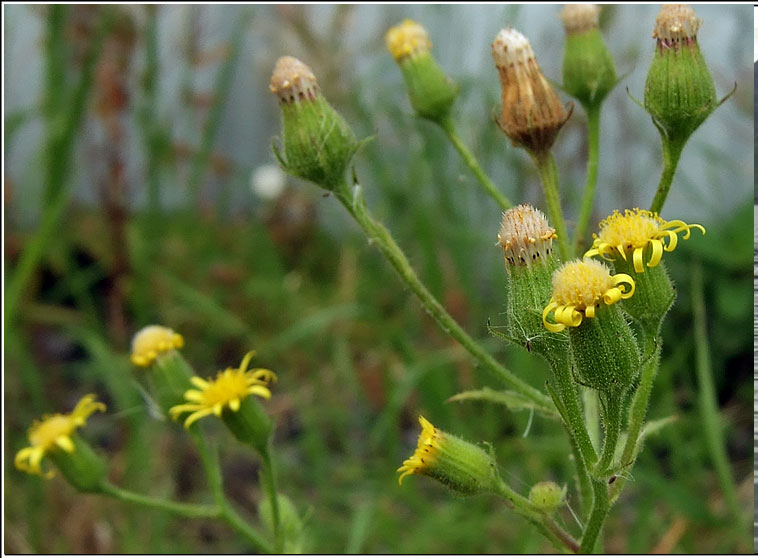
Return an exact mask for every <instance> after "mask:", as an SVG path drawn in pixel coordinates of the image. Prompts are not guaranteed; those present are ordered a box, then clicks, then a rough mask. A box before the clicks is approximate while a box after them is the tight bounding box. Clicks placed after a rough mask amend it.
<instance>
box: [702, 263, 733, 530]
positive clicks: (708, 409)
mask: <svg viewBox="0 0 758 558" xmlns="http://www.w3.org/2000/svg"><path fill="white" fill-rule="evenodd" d="M691 276H692V313H693V319H694V326H695V370H696V372H697V381H698V388H699V389H698V392H699V393H698V407H699V408H700V416H701V417H702V419H703V430H704V434H705V441H706V444H707V446H708V452H709V453H710V454H711V459H712V460H713V464H714V466H715V468H716V475H717V476H718V479H719V483H720V484H721V490H722V491H723V492H724V499H725V500H726V503H727V505H728V506H729V510H730V511H731V513H732V515H733V516H734V519H735V520H736V521H738V522H739V521H742V512H741V510H740V505H739V501H738V499H737V490H736V489H735V487H734V478H733V477H732V473H731V471H730V470H729V460H728V458H727V453H726V442H725V440H724V432H723V429H722V428H721V419H720V417H719V412H718V403H717V399H716V390H715V388H714V386H713V376H712V373H711V355H710V346H709V344H708V332H707V325H706V309H705V296H704V294H703V290H704V289H703V270H702V266H701V264H700V262H699V261H694V262H692V273H691Z"/></svg>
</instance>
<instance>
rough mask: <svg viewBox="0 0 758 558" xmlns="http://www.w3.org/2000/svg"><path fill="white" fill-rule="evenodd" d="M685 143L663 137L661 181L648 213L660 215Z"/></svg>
mask: <svg viewBox="0 0 758 558" xmlns="http://www.w3.org/2000/svg"><path fill="white" fill-rule="evenodd" d="M685 142H686V139H685V140H684V141H682V140H670V139H667V138H665V137H663V171H662V172H661V180H660V182H659V183H658V190H657V191H656V192H655V197H654V198H653V203H652V205H651V206H650V211H652V212H653V213H658V214H660V212H661V210H662V209H663V204H664V203H666V197H667V196H668V195H669V190H670V189H671V183H672V182H673V180H674V173H675V172H676V167H677V165H678V164H679V157H680V156H681V155H682V149H684V144H685Z"/></svg>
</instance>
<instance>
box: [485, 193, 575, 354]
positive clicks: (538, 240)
mask: <svg viewBox="0 0 758 558" xmlns="http://www.w3.org/2000/svg"><path fill="white" fill-rule="evenodd" d="M554 238H556V234H555V229H554V228H552V227H551V226H550V225H549V224H548V221H547V218H546V217H545V215H544V214H543V213H542V212H541V211H539V210H538V209H535V208H533V207H532V206H530V205H528V204H522V205H519V206H517V207H514V208H511V209H509V210H508V211H506V212H505V213H503V220H502V222H501V224H500V232H499V233H498V235H497V243H498V244H499V245H500V247H501V248H502V249H503V254H504V256H505V269H506V271H507V272H508V282H507V284H506V304H507V307H506V316H507V321H506V332H507V335H508V337H510V338H511V339H513V340H518V341H519V343H520V344H522V345H523V346H524V347H526V349H527V350H529V351H534V352H535V353H537V354H540V355H542V356H546V357H547V356H549V353H551V352H554V351H555V350H556V349H557V347H558V346H560V347H562V348H563V351H564V352H565V351H566V350H567V349H568V347H567V345H566V336H565V334H557V333H550V332H547V331H545V328H544V327H543V325H542V319H541V313H542V309H543V308H544V307H545V304H547V302H548V300H549V299H550V292H551V290H552V279H551V278H552V276H553V272H554V271H555V270H556V269H557V267H558V258H557V257H556V255H555V250H554V249H553V239H554Z"/></svg>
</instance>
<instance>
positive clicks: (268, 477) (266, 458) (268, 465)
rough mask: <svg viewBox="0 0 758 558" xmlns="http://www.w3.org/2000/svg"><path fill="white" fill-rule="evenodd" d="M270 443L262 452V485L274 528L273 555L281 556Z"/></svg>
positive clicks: (277, 498)
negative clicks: (269, 505)
mask: <svg viewBox="0 0 758 558" xmlns="http://www.w3.org/2000/svg"><path fill="white" fill-rule="evenodd" d="M271 454H272V441H271V439H269V441H268V444H267V446H266V451H265V452H263V454H262V457H263V468H264V473H263V485H264V487H265V490H266V494H267V496H268V501H269V502H270V503H271V522H272V523H273V527H274V554H281V553H282V550H283V548H284V532H283V531H282V524H281V518H280V513H279V494H278V490H277V487H276V484H277V482H276V468H275V467H274V461H273V458H272V455H271Z"/></svg>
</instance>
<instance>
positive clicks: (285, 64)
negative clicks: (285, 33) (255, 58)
mask: <svg viewBox="0 0 758 558" xmlns="http://www.w3.org/2000/svg"><path fill="white" fill-rule="evenodd" d="M269 90H270V91H271V92H272V93H273V94H275V95H276V96H277V97H279V101H281V102H282V103H294V102H295V101H301V100H304V99H309V100H313V99H315V97H316V95H317V94H318V92H319V86H318V82H317V81H316V76H315V75H314V74H313V71H311V69H310V68H309V67H308V66H307V65H306V64H304V63H302V62H301V61H300V60H298V59H297V58H295V57H293V56H282V57H281V58H280V59H279V60H277V61H276V65H275V66H274V73H273V74H272V75H271V83H270V85H269Z"/></svg>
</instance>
